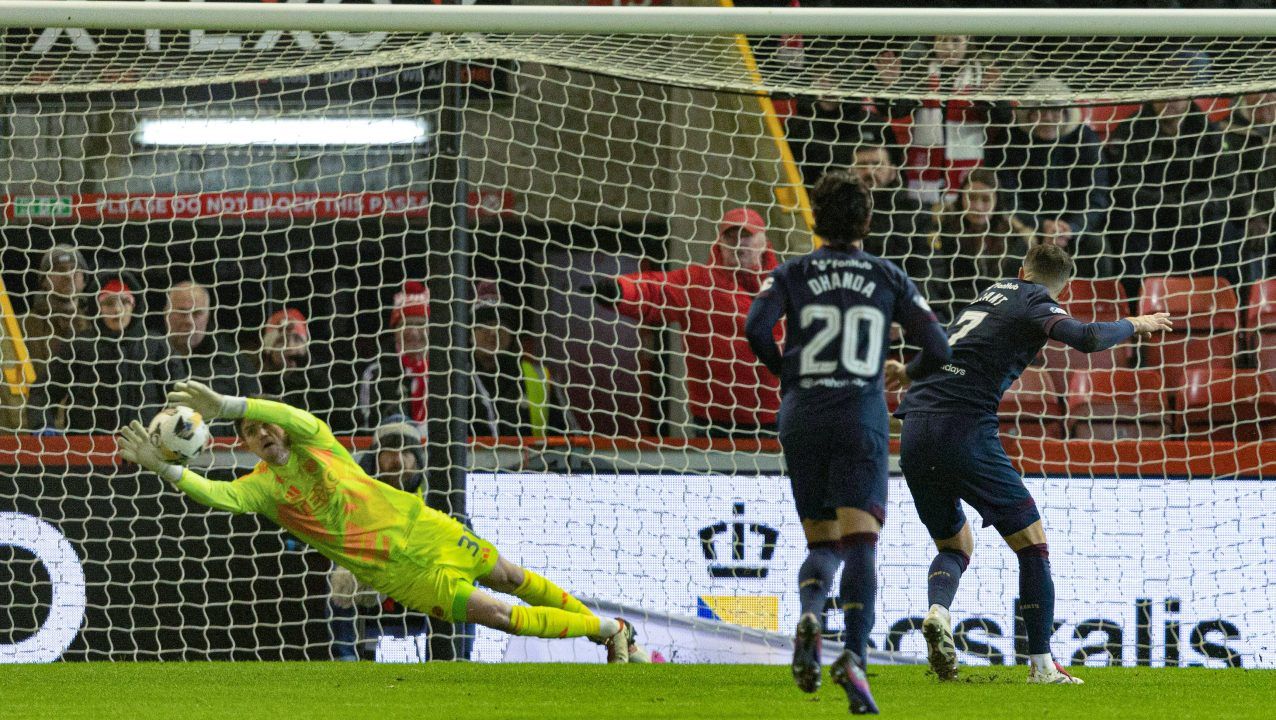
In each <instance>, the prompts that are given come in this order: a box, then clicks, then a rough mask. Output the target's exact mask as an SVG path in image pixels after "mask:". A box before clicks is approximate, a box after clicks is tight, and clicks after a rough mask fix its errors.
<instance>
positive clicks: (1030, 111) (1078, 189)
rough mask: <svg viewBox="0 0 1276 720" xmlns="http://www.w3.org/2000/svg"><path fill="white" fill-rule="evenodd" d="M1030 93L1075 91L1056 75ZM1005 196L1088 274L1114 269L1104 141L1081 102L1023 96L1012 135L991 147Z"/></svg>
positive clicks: (990, 161) (1104, 273) (1017, 215)
mask: <svg viewBox="0 0 1276 720" xmlns="http://www.w3.org/2000/svg"><path fill="white" fill-rule="evenodd" d="M1028 92H1029V94H1030V95H1037V96H1040V95H1046V94H1049V95H1054V96H1056V97H1062V96H1066V95H1068V94H1069V92H1070V91H1069V89H1068V86H1067V85H1066V84H1064V83H1062V82H1060V81H1058V80H1055V79H1053V78H1051V79H1046V80H1041V81H1038V82H1037V83H1035V84H1034V85H1033V86H1032V87H1031V88H1029V91H1028ZM988 166H989V167H994V168H997V179H998V181H999V182H1000V183H1001V190H1002V195H1001V196H1002V199H1004V200H1005V201H1006V202H1007V205H1008V207H1009V209H1010V211H1011V212H1013V213H1014V215H1015V218H1016V219H1018V220H1019V221H1020V222H1021V223H1023V224H1024V225H1026V226H1028V227H1030V228H1034V229H1035V230H1036V234H1037V237H1039V238H1040V239H1041V241H1042V242H1053V243H1054V244H1056V245H1058V246H1060V247H1062V248H1064V249H1066V250H1067V251H1068V254H1070V255H1072V257H1073V259H1074V260H1075V261H1076V267H1077V272H1078V273H1079V274H1081V275H1085V276H1088V277H1094V276H1096V275H1102V276H1110V275H1111V274H1112V268H1111V259H1110V258H1109V257H1108V253H1107V251H1106V248H1105V247H1104V242H1103V230H1104V225H1105V222H1106V219H1107V212H1108V208H1110V207H1112V196H1111V191H1110V189H1109V188H1110V182H1109V178H1108V168H1107V165H1106V164H1105V163H1104V161H1103V149H1102V143H1101V141H1100V140H1099V136H1098V134H1097V133H1095V132H1094V130H1091V129H1090V127H1089V126H1087V125H1086V124H1085V123H1084V122H1082V118H1081V110H1080V109H1079V108H1077V107H1075V106H1069V107H1047V106H1045V105H1041V104H1036V103H1032V104H1024V105H1021V106H1020V107H1019V109H1018V110H1016V111H1015V124H1014V126H1013V127H1011V129H1010V132H1009V135H1008V137H1007V140H1006V143H1005V144H1002V145H998V146H996V147H995V148H990V150H989V153H988Z"/></svg>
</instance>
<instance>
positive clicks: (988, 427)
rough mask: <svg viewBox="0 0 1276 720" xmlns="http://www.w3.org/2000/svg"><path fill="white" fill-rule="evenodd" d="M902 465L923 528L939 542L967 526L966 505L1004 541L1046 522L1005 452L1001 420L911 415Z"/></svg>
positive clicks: (902, 442) (902, 448)
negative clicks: (962, 506) (1041, 520)
mask: <svg viewBox="0 0 1276 720" xmlns="http://www.w3.org/2000/svg"><path fill="white" fill-rule="evenodd" d="M899 465H900V468H901V469H902V470H903V471H904V480H905V481H907V482H908V490H909V492H911V493H912V495H913V504H914V505H916V506H917V514H918V515H919V516H920V517H921V519H922V524H923V525H925V526H926V529H927V530H928V531H929V532H930V536H931V537H932V538H934V539H936V540H943V539H945V538H950V537H952V536H954V535H956V534H957V532H958V531H959V530H961V526H962V525H964V524H965V523H966V514H965V513H964V512H962V509H961V502H960V501H962V500H965V501H966V502H967V503H969V504H970V506H971V507H973V508H974V509H975V511H976V512H978V513H979V516H980V517H982V518H983V520H984V527H988V526H989V525H992V526H995V527H996V528H997V532H999V533H1001V534H1002V536H1006V535H1011V534H1013V533H1017V532H1019V531H1020V530H1023V529H1024V528H1026V527H1028V526H1029V525H1031V524H1033V523H1035V522H1037V521H1038V520H1040V519H1041V515H1040V513H1038V512H1037V504H1036V502H1034V501H1033V499H1032V495H1030V494H1029V493H1028V488H1027V487H1024V484H1023V478H1022V477H1020V475H1019V472H1018V471H1017V470H1015V468H1014V466H1013V465H1011V464H1010V458H1009V457H1007V456H1006V451H1005V450H1004V449H1003V448H1002V447H1001V435H1000V434H999V432H998V426H997V418H996V417H976V416H971V415H944V414H937V413H924V412H910V413H908V415H906V416H905V417H904V431H903V436H902V437H901V439H900V451H899Z"/></svg>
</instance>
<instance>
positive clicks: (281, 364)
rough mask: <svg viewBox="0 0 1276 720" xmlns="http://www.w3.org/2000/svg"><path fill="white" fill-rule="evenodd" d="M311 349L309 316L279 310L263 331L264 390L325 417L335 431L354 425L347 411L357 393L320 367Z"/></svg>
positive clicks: (345, 429) (352, 427)
mask: <svg viewBox="0 0 1276 720" xmlns="http://www.w3.org/2000/svg"><path fill="white" fill-rule="evenodd" d="M312 363H313V355H312V354H311V352H310V329H309V326H308V324H307V320H306V316H305V315H304V314H303V313H302V312H301V311H300V310H298V309H296V308H287V309H284V310H277V311H275V312H274V313H273V314H272V315H271V316H270V318H268V319H267V320H266V325H265V327H264V328H262V333H261V373H260V375H259V380H260V382H261V390H262V392H263V393H265V394H266V395H269V396H271V397H275V398H279V399H280V401H281V402H284V403H287V404H289V405H296V406H298V407H304V408H307V409H308V410H309V411H310V412H311V413H314V414H315V415H317V416H319V417H320V418H323V420H324V421H325V422H327V423H328V426H329V427H330V428H331V429H332V431H333V432H337V433H342V432H350V431H351V430H353V429H354V426H353V424H352V422H351V415H350V413H349V412H348V411H343V409H344V408H348V407H349V406H350V405H351V403H352V398H351V397H349V396H351V395H353V393H350V392H348V391H343V389H342V388H340V387H337V386H334V385H333V383H332V382H330V380H329V373H328V372H327V371H326V370H328V368H323V367H316V366H315V365H313V364H312Z"/></svg>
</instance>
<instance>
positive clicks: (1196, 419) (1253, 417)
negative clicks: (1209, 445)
mask: <svg viewBox="0 0 1276 720" xmlns="http://www.w3.org/2000/svg"><path fill="white" fill-rule="evenodd" d="M1175 405H1176V411H1175V413H1174V422H1175V425H1176V432H1177V433H1179V434H1181V435H1183V436H1185V438H1186V439H1188V440H1223V441H1229V440H1230V441H1237V442H1248V441H1253V440H1259V439H1276V383H1274V382H1273V380H1272V377H1271V376H1270V375H1267V374H1264V373H1259V372H1254V371H1248V370H1243V371H1239V372H1238V371H1233V370H1231V369H1228V368H1222V367H1217V366H1209V365H1198V366H1193V367H1189V368H1187V370H1185V371H1184V373H1183V383H1182V385H1181V386H1180V387H1178V388H1177V390H1176V400H1175Z"/></svg>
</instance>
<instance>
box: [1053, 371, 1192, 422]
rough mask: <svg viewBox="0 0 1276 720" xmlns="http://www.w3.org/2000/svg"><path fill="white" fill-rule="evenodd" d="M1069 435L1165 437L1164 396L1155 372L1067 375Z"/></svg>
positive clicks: (1160, 382) (1101, 372)
mask: <svg viewBox="0 0 1276 720" xmlns="http://www.w3.org/2000/svg"><path fill="white" fill-rule="evenodd" d="M1067 403H1068V425H1069V436H1070V437H1074V438H1082V439H1096V440H1117V439H1126V438H1131V439H1159V438H1161V437H1163V436H1164V435H1165V431H1166V429H1167V428H1166V427H1165V414H1166V409H1167V403H1166V397H1165V393H1164V390H1163V384H1162V381H1161V373H1159V372H1157V371H1156V370H1131V369H1128V368H1114V369H1108V370H1091V371H1079V372H1074V373H1071V374H1070V375H1069V376H1068V400H1067Z"/></svg>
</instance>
